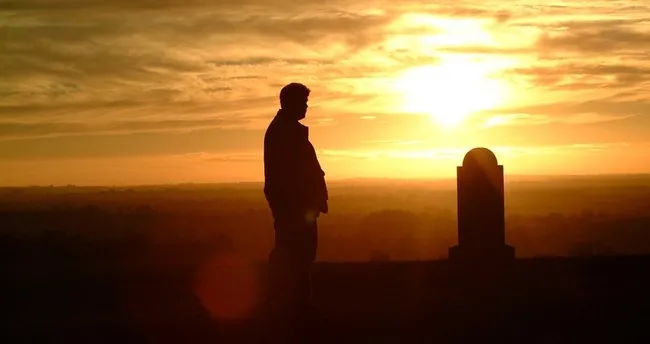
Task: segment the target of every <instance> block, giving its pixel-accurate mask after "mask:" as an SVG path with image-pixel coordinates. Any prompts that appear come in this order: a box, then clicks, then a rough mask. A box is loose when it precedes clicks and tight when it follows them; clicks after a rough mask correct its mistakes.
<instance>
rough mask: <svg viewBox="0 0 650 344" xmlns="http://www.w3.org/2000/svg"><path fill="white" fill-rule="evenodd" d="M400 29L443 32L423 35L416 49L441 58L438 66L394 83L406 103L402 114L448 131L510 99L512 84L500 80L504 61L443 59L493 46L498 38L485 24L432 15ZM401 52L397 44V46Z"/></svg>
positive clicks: (414, 70)
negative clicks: (442, 49) (457, 49)
mask: <svg viewBox="0 0 650 344" xmlns="http://www.w3.org/2000/svg"><path fill="white" fill-rule="evenodd" d="M396 25H399V26H405V27H426V28H432V29H434V31H437V32H436V33H435V34H431V35H427V34H424V35H421V36H420V37H419V40H418V42H417V43H415V42H413V43H415V45H414V46H413V45H412V46H411V49H413V50H415V51H420V52H421V53H423V54H426V55H430V54H435V55H436V56H437V57H439V58H440V61H439V62H438V63H436V64H433V65H426V66H416V67H410V68H407V69H406V70H403V71H402V72H401V73H400V74H399V75H397V76H396V77H395V78H394V81H393V88H394V90H395V91H396V92H397V93H398V97H399V98H400V101H399V102H398V104H397V105H398V110H400V111H404V112H408V113H420V114H428V115H429V116H431V117H432V119H433V120H435V121H436V122H438V123H439V124H441V125H443V126H446V127H453V126H456V125H459V124H461V123H463V122H464V121H465V120H466V119H467V118H468V117H470V116H471V115H472V114H474V113H476V112H478V111H481V110H487V109H491V108H494V107H497V106H501V105H503V104H504V103H505V102H506V101H507V98H509V96H510V93H511V89H510V87H509V85H508V83H507V82H506V81H505V80H503V79H499V78H496V77H494V75H493V74H494V73H495V72H499V71H501V70H503V69H504V68H505V67H507V66H506V65H504V63H506V64H507V61H504V60H500V59H499V58H492V60H491V61H490V60H477V59H476V58H475V56H474V57H472V56H471V55H466V54H453V53H452V54H444V53H443V54H441V53H440V51H439V50H438V49H439V48H440V47H449V46H457V47H462V46H473V45H486V46H489V45H492V44H494V43H495V42H494V38H493V37H492V35H491V33H490V32H489V31H488V30H486V29H485V28H484V27H483V24H482V23H481V22H478V21H472V20H449V19H441V18H435V17H433V16H430V15H417V14H410V15H406V16H403V17H402V18H401V20H400V21H398V22H397V24H396ZM392 43H393V44H394V45H396V48H405V47H399V46H398V45H397V44H398V43H399V41H397V42H392Z"/></svg>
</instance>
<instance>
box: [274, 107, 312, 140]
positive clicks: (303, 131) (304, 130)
mask: <svg viewBox="0 0 650 344" xmlns="http://www.w3.org/2000/svg"><path fill="white" fill-rule="evenodd" d="M276 117H278V118H279V119H281V120H282V121H283V122H285V123H287V124H289V125H290V126H291V127H294V128H295V130H296V131H298V132H299V133H300V135H301V136H303V137H304V138H305V139H308V138H309V127H308V126H306V125H304V124H302V123H300V122H299V121H298V120H296V119H294V118H291V117H288V116H285V115H284V114H283V111H282V109H279V110H278V113H277V114H276Z"/></svg>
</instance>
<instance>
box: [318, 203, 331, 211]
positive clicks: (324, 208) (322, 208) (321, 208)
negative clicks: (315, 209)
mask: <svg viewBox="0 0 650 344" xmlns="http://www.w3.org/2000/svg"><path fill="white" fill-rule="evenodd" d="M329 211H330V209H329V206H328V205H327V201H324V202H323V204H321V207H320V212H321V213H323V214H327V213H328V212H329Z"/></svg>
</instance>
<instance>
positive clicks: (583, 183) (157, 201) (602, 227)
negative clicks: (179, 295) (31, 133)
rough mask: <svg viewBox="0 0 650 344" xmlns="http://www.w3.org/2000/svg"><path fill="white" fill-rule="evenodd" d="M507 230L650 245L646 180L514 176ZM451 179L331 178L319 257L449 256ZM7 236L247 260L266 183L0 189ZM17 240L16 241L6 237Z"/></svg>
mask: <svg viewBox="0 0 650 344" xmlns="http://www.w3.org/2000/svg"><path fill="white" fill-rule="evenodd" d="M506 183H507V184H506V237H507V241H508V242H509V244H511V245H513V246H515V247H516V248H517V257H544V256H582V255H591V254H599V255H602V254H605V255H607V254H609V255H621V254H623V255H635V254H648V253H650V237H649V236H648V235H650V234H649V233H648V232H647V230H648V227H649V226H650V215H648V214H650V176H648V175H632V176H595V177H594V176H589V177H537V178H535V177H525V178H524V177H519V178H518V177H511V178H509V179H507V181H506ZM455 186H456V185H455V181H452V180H440V181H399V180H355V181H341V182H334V183H332V185H331V186H330V193H331V196H330V198H331V201H330V203H331V205H330V209H331V212H330V214H328V215H323V216H322V217H321V219H320V224H319V229H320V237H319V240H320V247H319V253H318V260H319V261H326V262H345V261H368V260H397V261H401V260H432V259H433V260H435V259H445V258H446V257H447V249H448V248H449V247H450V246H452V245H454V244H455V243H456V240H457V229H456V221H457V219H456V190H455ZM0 212H1V214H2V216H1V217H0V221H1V222H2V228H3V230H2V235H3V236H4V238H5V240H3V242H4V243H8V242H13V241H15V242H16V243H18V242H20V243H23V244H27V243H34V242H37V241H47V240H63V239H64V238H68V239H69V240H81V241H84V242H97V243H102V246H103V247H104V248H105V249H107V250H108V249H110V248H113V247H114V248H115V249H117V248H118V247H119V246H120V245H126V246H137V245H142V247H145V246H146V247H152V246H160V247H165V248H166V249H172V247H176V248H175V249H178V250H180V251H178V253H177V254H179V256H177V257H176V258H177V259H183V254H182V253H183V252H184V251H183V250H184V249H187V250H191V251H192V252H196V248H199V247H201V248H205V249H209V248H210V247H211V245H216V246H215V247H220V246H219V245H226V246H228V247H229V248H232V249H234V250H236V251H237V252H239V253H240V254H242V255H244V256H245V257H247V258H248V259H250V260H252V261H263V260H266V258H267V255H268V252H269V250H270V249H271V247H272V244H273V243H272V240H273V227H272V217H271V214H270V211H269V210H268V207H267V205H266V201H265V200H264V195H263V193H262V184H261V183H243V184H212V185H201V184H197V185H191V184H186V185H161V186H140V187H74V186H65V187H25V188H3V189H0ZM10 246H12V247H16V246H15V245H14V244H12V245H10Z"/></svg>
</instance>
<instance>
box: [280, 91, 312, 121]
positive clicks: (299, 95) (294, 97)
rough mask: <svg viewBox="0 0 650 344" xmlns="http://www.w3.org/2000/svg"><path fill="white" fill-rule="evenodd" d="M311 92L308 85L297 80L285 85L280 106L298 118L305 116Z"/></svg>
mask: <svg viewBox="0 0 650 344" xmlns="http://www.w3.org/2000/svg"><path fill="white" fill-rule="evenodd" d="M310 92H311V91H310V90H309V88H307V86H305V85H303V84H299V83H296V82H292V83H290V84H288V85H286V86H284V87H283V88H282V90H281V91H280V106H281V107H282V111H283V113H285V115H288V116H290V117H292V118H295V119H297V120H301V119H303V118H305V115H306V114H307V107H308V106H307V101H308V100H309V93H310Z"/></svg>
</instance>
